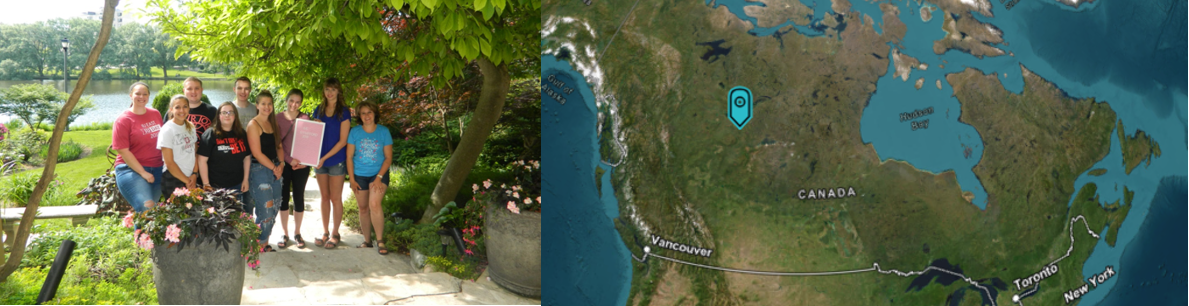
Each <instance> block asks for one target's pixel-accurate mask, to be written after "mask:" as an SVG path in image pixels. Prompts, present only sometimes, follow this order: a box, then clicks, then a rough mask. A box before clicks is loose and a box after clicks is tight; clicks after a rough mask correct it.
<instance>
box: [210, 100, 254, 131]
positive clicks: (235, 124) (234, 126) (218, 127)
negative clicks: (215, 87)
mask: <svg viewBox="0 0 1189 306" xmlns="http://www.w3.org/2000/svg"><path fill="white" fill-rule="evenodd" d="M225 106H230V107H231V117H234V118H232V121H231V135H224V134H225V133H226V132H224V131H223V120H221V119H219V118H215V119H216V120H215V124H214V126H212V127H211V128H214V129H215V138H225V137H232V136H234V137H239V138H246V137H247V135H248V133H245V132H244V125H243V124H242V123H240V122H239V110H237V109H236V108H235V104H233V103H231V101H227V102H223V104H219V108H217V109H215V116H216V117H217V116H219V113H221V112H223V107H225Z"/></svg>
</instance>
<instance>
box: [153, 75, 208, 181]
mask: <svg viewBox="0 0 1189 306" xmlns="http://www.w3.org/2000/svg"><path fill="white" fill-rule="evenodd" d="M169 101H170V102H169V116H167V119H168V121H166V122H165V124H163V125H161V135H160V136H158V137H157V149H158V150H161V158H162V159H164V160H165V172H166V173H167V174H163V176H164V177H165V178H164V179H163V180H162V181H161V189H162V190H163V191H165V194H172V193H173V190H174V189H177V188H186V189H191V188H194V186H196V185H198V171H197V170H198V164H197V163H195V162H194V151H195V149H196V147H197V144H198V135H197V134H194V125H193V124H191V123H190V122H189V121H186V118H189V116H190V101H189V100H186V96H184V95H174V96H173V97H172V98H170V99H169Z"/></svg>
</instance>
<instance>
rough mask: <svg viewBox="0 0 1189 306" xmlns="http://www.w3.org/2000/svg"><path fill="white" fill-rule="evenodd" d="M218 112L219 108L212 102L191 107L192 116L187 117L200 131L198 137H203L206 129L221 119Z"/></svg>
mask: <svg viewBox="0 0 1189 306" xmlns="http://www.w3.org/2000/svg"><path fill="white" fill-rule="evenodd" d="M218 112H219V109H217V108H215V107H214V106H211V105H210V104H206V103H199V104H198V107H193V108H190V116H189V117H187V118H186V121H190V123H193V124H194V129H195V130H196V131H197V132H198V138H199V139H202V135H203V133H204V132H206V129H207V128H209V127H211V125H213V124H214V123H215V120H218V119H219V116H218V114H217V113H218Z"/></svg>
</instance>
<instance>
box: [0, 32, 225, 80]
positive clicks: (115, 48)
mask: <svg viewBox="0 0 1189 306" xmlns="http://www.w3.org/2000/svg"><path fill="white" fill-rule="evenodd" d="M99 27H100V24H99V21H98V20H89V19H83V18H72V19H53V20H48V21H38V22H35V23H29V24H0V80H31V79H46V78H61V77H62V65H63V63H62V43H61V41H62V39H63V38H66V39H69V40H70V52H69V65H70V69H71V73H70V76H71V78H75V77H77V76H78V74H79V71H78V70H79V69H81V68H82V66H83V64H84V63H85V62H86V60H87V52H89V51H90V50H91V46H92V45H94V44H95V39H96V38H97V37H98V35H99ZM177 46H178V42H177V40H175V39H173V38H171V37H170V36H169V34H166V33H164V32H162V31H161V28H160V27H159V26H157V25H152V24H148V25H145V24H139V23H125V24H124V25H122V26H120V27H118V28H116V29H114V30H113V31H112V36H111V40H110V42H108V45H107V48H104V50H103V53H101V54H100V56H99V63H98V64H97V65H96V66H95V68H96V72H95V74H94V77H95V78H96V79H111V78H124V79H142V78H149V77H150V76H151V75H152V74H151V73H150V71H151V70H150V69H151V68H152V67H158V68H161V70H162V71H163V72H165V75H166V76H170V75H172V74H170V73H169V72H170V71H171V70H174V69H173V68H174V67H175V66H180V67H184V68H186V69H190V68H199V69H202V70H203V71H205V72H210V73H217V72H223V73H230V71H231V68H232V67H226V66H218V65H208V64H205V63H201V62H197V61H193V60H191V59H190V55H189V53H183V54H180V55H179V54H176V51H177ZM107 69H112V71H114V72H108V70H107ZM113 73H114V75H113ZM175 73H176V72H175Z"/></svg>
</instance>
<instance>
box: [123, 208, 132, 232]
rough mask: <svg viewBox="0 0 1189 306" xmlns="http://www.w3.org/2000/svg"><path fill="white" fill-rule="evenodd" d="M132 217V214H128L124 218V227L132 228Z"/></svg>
mask: <svg viewBox="0 0 1189 306" xmlns="http://www.w3.org/2000/svg"><path fill="white" fill-rule="evenodd" d="M132 216H133V214H132V212H128V215H127V216H124V227H127V228H132V225H133V224H132Z"/></svg>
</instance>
